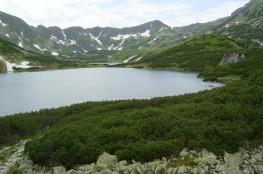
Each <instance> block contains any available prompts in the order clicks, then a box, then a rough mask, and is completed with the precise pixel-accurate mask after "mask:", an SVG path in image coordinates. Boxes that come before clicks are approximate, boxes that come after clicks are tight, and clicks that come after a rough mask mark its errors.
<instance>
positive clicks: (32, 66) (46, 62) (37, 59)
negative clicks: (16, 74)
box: [0, 39, 85, 72]
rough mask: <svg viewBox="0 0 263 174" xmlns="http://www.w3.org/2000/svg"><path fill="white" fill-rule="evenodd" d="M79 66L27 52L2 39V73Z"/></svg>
mask: <svg viewBox="0 0 263 174" xmlns="http://www.w3.org/2000/svg"><path fill="white" fill-rule="evenodd" d="M83 65H85V64H83ZM78 66H81V64H79V63H77V62H76V63H72V62H67V61H61V60H59V59H58V57H55V56H51V55H45V54H39V53H35V52H31V51H27V50H25V49H23V48H20V47H18V46H16V45H14V44H12V43H9V42H7V41H5V40H2V39H0V72H6V71H24V70H27V71H30V70H43V69H55V68H65V67H78Z"/></svg>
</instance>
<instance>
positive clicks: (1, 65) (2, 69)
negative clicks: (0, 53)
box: [0, 58, 7, 73]
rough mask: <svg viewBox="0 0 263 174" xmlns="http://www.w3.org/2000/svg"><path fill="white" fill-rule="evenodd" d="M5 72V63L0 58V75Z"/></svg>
mask: <svg viewBox="0 0 263 174" xmlns="http://www.w3.org/2000/svg"><path fill="white" fill-rule="evenodd" d="M5 72H7V69H6V64H5V61H3V60H1V58H0V73H5Z"/></svg>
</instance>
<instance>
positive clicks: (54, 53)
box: [51, 52, 59, 56]
mask: <svg viewBox="0 0 263 174" xmlns="http://www.w3.org/2000/svg"><path fill="white" fill-rule="evenodd" d="M51 55H52V56H59V53H57V52H52V53H51Z"/></svg>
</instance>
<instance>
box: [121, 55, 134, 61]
mask: <svg viewBox="0 0 263 174" xmlns="http://www.w3.org/2000/svg"><path fill="white" fill-rule="evenodd" d="M136 56H137V55H134V56H131V57H129V58H128V59H126V60H124V61H123V63H128V62H129V61H131V60H132V59H133V58H135V57H136Z"/></svg>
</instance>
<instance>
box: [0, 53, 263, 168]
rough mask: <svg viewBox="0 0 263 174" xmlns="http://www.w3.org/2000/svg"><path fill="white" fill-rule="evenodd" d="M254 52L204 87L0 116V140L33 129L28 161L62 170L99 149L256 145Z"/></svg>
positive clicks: (171, 150)
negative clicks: (219, 83) (219, 81)
mask: <svg viewBox="0 0 263 174" xmlns="http://www.w3.org/2000/svg"><path fill="white" fill-rule="evenodd" d="M262 53H263V50H262V49H255V50H249V51H248V54H247V58H246V60H244V61H241V62H239V63H237V64H230V65H227V66H228V67H227V68H226V67H222V69H220V68H219V69H217V71H215V73H214V75H215V76H218V77H221V76H224V77H225V76H233V75H234V76H240V80H238V81H234V82H232V83H229V84H227V85H226V86H225V87H223V88H220V89H214V90H212V91H205V92H201V93H197V94H191V95H184V96H177V97H164V98H156V99H151V100H133V101H116V102H98V103H97V102H95V103H84V104H79V105H74V106H71V107H64V108H60V109H55V110H43V111H41V112H37V113H31V114H21V115H17V116H13V117H5V118H0V129H1V132H0V142H1V143H8V142H12V141H13V140H16V139H20V138H25V137H28V136H32V135H36V134H37V133H39V134H40V135H41V136H36V138H33V140H32V141H31V142H29V143H28V144H27V145H26V151H27V152H28V153H29V156H30V158H31V159H32V160H33V161H34V162H35V163H38V164H42V165H57V164H63V165H65V166H67V167H72V166H73V165H75V164H85V163H89V162H93V161H95V160H96V159H97V157H98V156H99V155H100V154H101V153H102V152H104V151H107V152H109V153H111V154H116V155H117V156H118V157H119V158H120V159H126V160H130V159H135V160H137V161H142V162H143V161H149V160H152V159H155V158H160V157H163V156H170V155H174V154H177V153H178V152H179V151H181V150H182V148H184V147H190V148H194V149H200V148H207V149H208V150H209V151H213V152H216V153H219V154H220V153H222V152H223V151H227V152H235V151H237V150H238V148H239V147H245V146H250V145H251V146H255V145H258V144H262V143H263V142H262V140H263V134H262V131H261V129H262V126H263V115H262V113H263V103H262V102H263V87H262V86H263V84H262V81H263V68H262V65H263V57H262V55H263V54H262ZM220 73H221V74H220ZM46 130H47V131H46ZM41 131H44V132H42V133H41Z"/></svg>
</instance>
